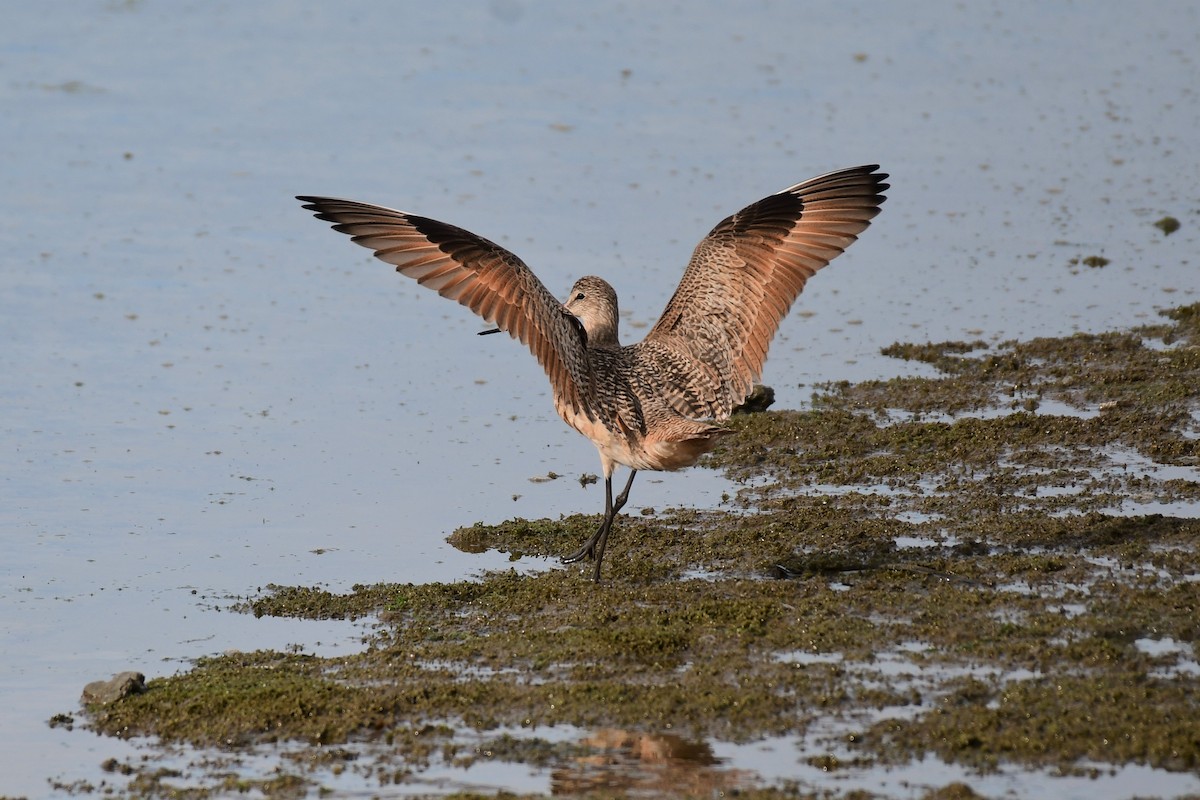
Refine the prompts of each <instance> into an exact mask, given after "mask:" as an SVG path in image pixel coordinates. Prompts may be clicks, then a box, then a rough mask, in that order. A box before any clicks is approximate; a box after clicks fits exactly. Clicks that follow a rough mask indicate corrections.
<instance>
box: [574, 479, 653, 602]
mask: <svg viewBox="0 0 1200 800" xmlns="http://www.w3.org/2000/svg"><path fill="white" fill-rule="evenodd" d="M635 475H637V470H636V469H634V470H630V471H629V480H628V481H626V482H625V488H624V489H622V490H621V493H620V494H619V495H617V499H616V502H613V499H612V477H611V476H609V477H607V478H605V479H604V520H603V521H602V522H601V523H600V527H599V528H597V529H596V532H595V533H593V534H592V535H591V536H589V537H588V540H587V541H586V542H584V543H583V546H582V547H580V548H579V549H578V550H576V551H575V552H574V553H571V554H570V555H568V556H564V557H563V563H564V564H574V563H575V562H576V561H582V560H584V559H585V558H595V559H596V569H595V570H594V571H593V573H592V577H593V579H595V580H600V561H601V560H602V559H603V558H604V547H605V545H606V544H607V543H608V533H609V531H610V530H612V524H613V520H615V519H616V517H617V513H618V512H619V511H620V510H621V509H622V508H624V507H625V503H626V501H628V500H629V489H630V487H632V486H633V477H634V476H635Z"/></svg>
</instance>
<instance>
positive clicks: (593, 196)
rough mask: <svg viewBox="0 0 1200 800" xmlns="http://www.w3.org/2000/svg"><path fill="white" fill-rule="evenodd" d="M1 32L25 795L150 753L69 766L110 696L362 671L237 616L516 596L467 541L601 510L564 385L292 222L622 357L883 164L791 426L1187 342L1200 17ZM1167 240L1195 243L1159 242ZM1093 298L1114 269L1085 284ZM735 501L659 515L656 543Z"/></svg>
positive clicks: (392, 20) (10, 749)
mask: <svg viewBox="0 0 1200 800" xmlns="http://www.w3.org/2000/svg"><path fill="white" fill-rule="evenodd" d="M5 16H6V20H7V25H6V26H5V29H4V31H3V32H0V70H2V73H3V78H4V79H3V81H0V96H2V97H3V103H4V109H5V111H4V113H3V114H2V115H0V158H2V159H3V161H4V163H5V165H6V168H5V176H6V191H5V192H4V194H3V195H2V196H0V212H2V213H3V218H4V219H5V220H6V223H7V224H5V225H2V226H0V245H2V251H0V252H3V256H2V257H0V287H2V291H0V341H2V342H3V343H4V346H3V347H2V348H0V374H2V375H3V378H0V401H2V402H3V407H4V409H5V411H4V416H3V421H2V422H0V430H2V431H3V434H4V438H5V441H6V442H7V443H8V446H7V447H6V448H4V450H3V455H2V456H0V496H2V498H3V502H2V503H0V525H2V526H3V529H4V530H5V532H6V535H7V537H8V542H9V543H8V546H7V547H6V548H5V558H4V560H3V563H0V637H2V639H0V642H2V644H3V652H4V653H5V654H6V658H5V659H4V662H3V664H2V665H0V702H2V705H3V708H4V713H3V720H4V722H5V723H6V724H4V725H3V726H0V775H3V776H4V778H3V780H2V781H0V794H14V795H22V794H25V795H29V796H31V797H32V796H48V795H51V794H53V792H52V791H51V790H50V788H49V785H48V783H47V778H51V777H53V778H57V779H60V780H63V781H66V782H72V781H76V780H80V779H90V780H99V779H100V778H102V777H104V776H102V775H101V773H100V771H99V766H98V765H99V764H100V762H101V761H103V760H104V759H106V758H109V757H111V756H118V757H122V756H123V755H124V754H126V753H129V752H133V750H132V748H131V746H130V745H128V744H125V743H122V742H118V741H113V740H109V739H98V738H96V737H94V736H92V735H90V734H87V733H82V732H80V731H78V730H76V731H73V732H72V731H66V730H64V729H62V728H58V729H51V728H49V727H48V726H47V725H46V721H47V720H48V719H49V718H50V717H51V716H52V715H53V714H55V713H58V712H63V711H67V712H70V711H73V710H74V709H75V704H76V698H77V697H78V693H79V691H80V689H81V688H82V686H83V685H84V684H85V683H87V682H88V681H90V680H92V679H95V678H99V677H107V676H108V675H110V674H111V673H113V672H116V671H119V670H122V669H127V668H132V669H139V670H141V671H143V672H146V673H147V674H162V673H163V672H169V671H172V670H175V669H177V668H180V667H181V666H182V665H184V664H185V663H186V659H188V658H192V657H195V656H197V655H202V654H205V653H213V652H220V651H223V650H227V649H231V648H251V647H259V646H262V647H284V646H285V645H287V644H288V643H291V642H298V643H303V644H304V645H305V647H306V649H310V648H311V649H315V648H316V647H317V643H318V642H321V643H322V645H321V646H322V647H323V648H324V647H330V648H339V647H342V648H350V647H354V646H355V645H356V635H353V634H349V635H348V634H347V632H346V631H347V628H346V626H345V625H337V626H332V625H331V626H322V625H313V624H312V623H307V624H288V623H284V622H281V621H279V620H265V619H264V620H256V619H252V618H247V617H241V616H237V615H234V614H230V613H225V612H223V611H220V610H219V609H221V608H223V607H224V606H225V605H227V604H228V600H227V598H229V597H231V596H237V595H243V594H247V593H250V592H253V591H254V590H255V589H256V588H257V587H259V586H262V585H265V584H266V583H269V582H280V583H288V584H308V585H324V586H329V587H331V588H335V589H337V588H344V587H347V586H349V585H351V584H353V583H359V582H361V583H371V582H375V581H384V580H388V581H421V580H438V579H452V578H456V577H459V576H461V575H464V574H470V573H471V572H474V571H478V570H482V569H486V568H491V567H497V566H503V565H506V564H507V563H508V562H507V561H506V560H505V558H504V557H503V556H501V555H498V554H495V553H491V554H481V555H469V554H463V553H459V552H457V551H455V550H453V549H452V548H450V547H449V545H447V544H445V543H444V541H443V539H444V537H445V535H446V534H447V533H449V532H450V531H452V530H453V529H454V528H456V527H458V526H460V525H468V524H471V523H473V522H475V521H476V520H486V521H493V522H494V521H498V520H500V519H503V518H505V517H508V516H513V515H521V516H528V517H546V516H555V515H557V514H560V513H570V512H575V511H580V510H584V511H593V510H598V508H599V505H600V503H601V494H600V491H599V489H598V487H596V486H594V485H593V486H591V487H589V488H586V489H584V488H580V487H579V485H578V484H577V483H576V481H575V478H576V477H577V476H579V475H580V474H582V473H595V472H597V471H598V463H597V460H596V457H595V454H594V450H593V449H592V447H591V446H590V445H589V444H588V443H587V442H586V441H584V440H582V439H580V438H579V437H578V436H577V435H576V434H574V433H573V432H571V431H569V430H568V429H566V428H565V426H563V425H562V424H561V422H560V421H559V420H558V419H557V418H556V417H555V416H554V414H553V411H552V408H551V404H550V401H549V396H548V389H547V386H546V382H545V380H544V378H543V376H542V374H541V372H540V370H539V368H538V367H537V365H536V363H535V362H534V361H533V359H531V358H529V357H528V355H527V354H525V353H523V352H522V351H521V348H520V347H518V346H516V345H514V344H512V343H510V342H508V341H501V340H500V337H493V338H489V339H486V340H479V339H476V338H475V337H474V333H475V332H476V331H477V330H479V329H480V327H481V325H480V323H479V322H478V321H477V320H475V319H474V318H472V317H471V316H470V315H469V314H467V313H466V312H464V311H462V309H459V308H457V307H455V306H453V305H451V304H448V303H445V302H444V301H442V300H440V299H439V298H437V297H436V296H433V295H432V294H431V293H428V292H426V291H424V290H422V289H420V288H419V287H416V286H414V285H411V284H410V283H409V282H406V281H403V280H401V279H399V278H398V277H396V276H395V275H394V274H392V272H391V270H390V268H388V267H386V266H385V265H382V264H380V263H378V262H374V261H373V260H372V259H371V258H370V257H369V255H368V254H366V252H365V251H361V250H359V249H357V248H354V247H352V246H351V245H349V244H348V243H347V242H346V241H344V239H343V237H340V236H338V235H336V234H333V233H331V232H329V231H328V230H327V229H325V227H324V226H323V225H322V224H320V223H317V222H315V221H314V220H312V219H311V218H310V217H309V216H308V215H307V213H306V212H303V211H302V210H301V209H300V208H299V206H298V204H297V203H296V202H295V201H294V200H292V196H293V195H295V194H302V193H315V194H332V195H342V196H348V197H354V198H357V199H362V200H367V201H374V202H379V203H383V204H385V205H393V206H399V207H404V208H406V209H410V210H413V211H418V212H420V213H423V214H427V215H430V216H434V217H439V218H442V219H446V220H447V221H450V222H454V223H456V224H459V225H462V226H464V227H467V228H470V229H472V230H475V231H477V232H478V233H480V234H482V235H484V236H488V237H489V238H493V239H496V240H497V241H500V242H501V243H504V244H506V245H507V246H509V247H511V248H512V249H514V250H515V251H516V252H517V253H518V254H520V255H521V256H522V257H524V258H525V259H526V261H528V262H529V263H530V264H531V265H532V266H533V267H534V269H535V270H536V271H537V272H538V274H539V275H541V276H542V278H543V280H544V281H545V282H546V284H547V285H548V286H549V287H550V288H551V289H552V290H553V291H555V292H557V293H561V292H564V291H565V290H566V289H567V287H569V285H570V284H571V282H572V280H573V279H574V278H575V277H577V276H579V275H581V274H587V273H598V274H602V275H604V276H606V277H607V278H608V279H609V280H610V281H611V282H612V283H613V284H614V285H615V286H616V288H617V290H618V292H619V294H620V296H621V301H622V308H623V309H624V310H625V317H624V320H625V323H624V324H625V338H626V339H627V340H633V339H636V338H637V337H638V336H639V335H640V332H641V330H643V329H644V326H646V325H648V324H651V323H652V322H653V320H654V318H655V315H656V313H657V311H658V310H659V309H660V308H661V307H662V304H663V303H664V302H665V300H666V298H667V297H669V295H670V292H671V290H672V288H673V285H674V282H675V281H676V280H677V278H678V276H679V274H680V272H681V269H682V266H683V264H684V262H685V261H686V258H687V255H688V253H689V252H690V249H691V247H692V246H693V245H694V243H695V242H696V241H697V240H698V239H699V238H700V237H701V236H702V235H703V234H704V233H705V232H706V231H707V230H708V229H709V228H710V227H711V226H712V225H713V224H715V223H716V222H717V221H718V220H719V219H720V218H721V217H723V216H725V215H726V214H728V213H730V212H732V211H735V210H736V209H737V208H739V207H740V206H742V205H744V204H746V203H748V202H750V201H753V200H755V199H757V198H758V197H760V196H762V195H764V194H766V193H768V192H771V191H775V190H777V189H780V188H782V187H783V186H786V185H788V184H790V183H793V182H795V181H797V180H801V179H803V178H806V177H808V176H810V175H813V174H817V173H819V172H823V171H826V170H829V169H833V168H836V167H841V166H847V165H851V164H856V163H863V162H876V161H878V162H880V163H882V164H883V165H884V168H885V169H886V170H888V171H889V172H891V173H892V176H893V178H892V181H891V182H892V184H893V188H892V190H891V191H890V193H889V194H890V199H889V201H888V203H887V205H886V206H885V208H884V213H883V214H882V215H881V216H880V217H879V218H878V220H877V221H876V224H875V225H874V226H873V227H872V228H871V229H870V230H869V231H867V232H866V234H865V235H864V236H863V239H862V241H861V242H859V243H857V244H856V245H855V246H854V247H853V248H852V249H851V250H850V252H849V253H848V254H847V255H846V256H845V257H843V258H842V259H839V260H838V261H837V262H836V263H835V264H834V265H833V266H832V267H831V268H830V269H829V270H828V271H826V272H823V273H822V274H821V275H819V276H817V277H816V278H815V279H814V280H813V281H812V282H811V283H810V285H809V287H808V290H807V291H806V293H805V295H804V296H803V297H802V298H801V300H800V302H799V304H798V306H797V309H796V312H795V313H793V315H792V317H791V318H790V319H789V320H788V321H787V322H786V323H785V325H784V327H783V330H782V331H781V333H780V336H779V337H778V338H777V340H776V343H775V345H774V348H773V350H772V354H771V359H770V361H769V362H768V365H767V371H766V375H765V376H764V377H765V380H766V382H767V383H769V384H771V385H772V386H774V387H775V389H776V391H777V394H778V397H779V405H780V406H784V407H795V406H796V405H798V404H800V403H803V402H804V401H805V400H806V398H807V396H808V393H809V392H810V391H811V386H812V384H814V383H816V382H818V381H823V380H830V379H843V378H844V379H848V380H857V379H862V378H875V377H886V376H888V375H892V374H898V373H901V372H905V371H910V370H917V369H921V367H919V366H917V365H908V364H904V363H900V362H896V361H892V360H888V359H884V358H883V357H882V356H880V355H879V354H878V350H879V348H880V347H881V346H884V345H886V344H889V343H891V342H893V341H896V340H917V341H922V340H927V339H931V340H940V339H947V338H955V339H960V338H961V339H975V338H982V339H984V340H987V341H995V340H1001V339H1007V338H1014V337H1028V336H1035V335H1058V334H1063V333H1069V332H1071V331H1074V330H1093V331H1094V330H1102V329H1107V328H1110V327H1121V326H1128V325H1132V324H1139V323H1142V322H1145V321H1148V320H1152V319H1154V318H1155V314H1154V312H1155V310H1156V309H1158V308H1161V307H1165V306H1171V305H1178V304H1182V303H1186V302H1193V301H1195V299H1196V294H1197V281H1196V278H1195V274H1196V263H1195V253H1196V250H1197V241H1198V237H1197V234H1196V232H1195V230H1196V223H1197V222H1198V221H1200V218H1198V217H1197V198H1196V194H1195V174H1194V173H1195V168H1194V157H1193V156H1194V153H1193V151H1194V132H1195V130H1196V129H1197V128H1198V127H1200V102H1198V98H1197V94H1196V92H1197V90H1196V81H1195V76H1196V74H1197V65H1196V56H1195V53H1197V52H1200V47H1198V44H1200V42H1198V41H1197V40H1198V39H1200V24H1198V22H1200V20H1198V19H1197V18H1198V16H1200V10H1198V9H1197V8H1196V7H1195V6H1194V4H1188V3H1184V2H1174V3H1170V2H1167V3H1160V4H1157V5H1156V6H1155V13H1154V14H1147V13H1145V12H1144V10H1139V9H1137V8H1135V7H1134V6H1133V5H1132V4H1124V5H1118V4H1103V5H1094V4H1092V5H1087V6H1086V7H1085V6H1074V5H1059V6H1047V5H1045V4H1037V3H1003V4H1000V3H996V4H966V5H963V4H954V3H948V2H947V3H925V4H922V5H921V6H917V7H914V6H911V5H896V6H876V5H868V4H857V3H844V2H839V3H833V2H828V3H820V4H806V5H805V6H804V9H803V14H799V13H797V11H796V8H795V7H794V6H792V5H789V4H782V3H780V4H772V3H763V4H755V5H753V6H737V7H733V6H727V5H725V4H720V3H710V4H695V3H693V4H686V5H680V6H668V5H665V4H664V5H654V6H652V7H647V8H642V7H634V6H627V5H622V4H599V5H591V6H589V7H588V10H587V11H586V12H580V11H578V10H576V9H575V8H572V7H568V6H566V5H563V4H553V3H524V2H520V0H493V2H490V3H475V4H471V5H466V6H461V5H454V6H445V7H439V6H436V4H429V6H428V7H426V6H419V5H404V6H401V5H398V4H388V3H380V2H362V3H341V4H304V5H294V4H289V3H282V2H275V3H270V2H266V3H256V4H224V5H221V4H203V5H195V6H180V5H178V4H159V3H151V2H138V1H137V0H129V1H128V2H117V1H116V0H103V1H100V2H75V3H68V4H61V5H57V6H55V7H54V9H53V10H46V9H43V8H41V7H40V6H38V5H36V4H24V5H19V6H14V7H13V8H10V9H8V10H7V12H6V15H5ZM1168 214H1169V215H1173V216H1175V217H1177V218H1178V219H1179V220H1180V222H1181V223H1182V228H1181V229H1180V230H1179V231H1178V232H1177V233H1175V234H1173V235H1171V236H1163V235H1162V234H1161V233H1160V232H1159V231H1158V230H1157V229H1156V228H1154V227H1153V223H1154V222H1155V221H1156V220H1158V219H1160V218H1161V217H1163V216H1164V215H1168ZM1088 256H1103V257H1105V258H1107V259H1109V263H1108V265H1107V266H1105V267H1103V268H1092V267H1087V266H1083V265H1081V264H1079V263H1072V261H1073V260H1076V261H1077V260H1078V259H1081V258H1085V257H1088ZM549 471H553V472H555V473H558V474H560V475H563V476H564V477H563V478H562V479H560V480H557V481H552V482H548V483H533V482H530V481H529V480H528V479H529V478H530V477H534V476H538V475H544V474H546V473H547V472H549ZM725 489H726V484H725V483H724V482H723V481H722V480H721V479H720V478H719V477H718V476H714V475H711V474H709V473H707V472H705V471H703V470H691V471H689V472H687V473H682V474H679V475H668V476H642V477H640V478H639V481H638V485H637V487H636V491H635V494H634V495H633V501H632V502H633V503H634V507H635V509H636V508H638V507H644V506H651V507H660V508H661V507H663V506H666V505H689V506H706V505H707V506H711V505H715V504H716V503H718V502H719V499H720V497H721V494H722V492H723V491H725ZM614 547H615V548H617V549H616V551H615V552H614V557H620V555H619V542H618V543H617V544H616V545H614ZM523 566H526V567H527V568H530V569H541V568H547V567H548V566H549V565H547V564H545V563H543V562H530V563H528V564H527V565H523ZM736 760H737V757H736V756H735V757H734V761H736ZM799 769H800V767H799V766H797V770H799ZM493 780H495V781H496V782H497V783H499V784H503V783H504V782H505V781H506V780H507V778H502V777H497V778H494V779H493ZM1014 780H1016V781H1017V783H1016V784H1015V788H1014V789H1012V791H1015V792H1017V793H1025V794H1028V793H1034V794H1036V793H1037V789H1038V787H1039V786H1040V785H1041V784H1039V783H1037V782H1036V779H1035V778H1034V777H1030V778H1029V779H1028V780H1029V781H1030V783H1028V784H1021V783H1020V776H1017V777H1016V778H1014ZM1139 789H1140V790H1145V791H1151V792H1153V791H1154V788H1153V785H1152V784H1151V785H1149V786H1148V787H1147V786H1145V785H1142V786H1140V787H1139ZM1192 790H1193V791H1194V789H1192ZM889 791H891V790H889ZM897 791H898V792H899V793H900V794H903V792H900V790H897ZM1163 791H1173V789H1164V790H1163ZM1114 796H1116V795H1114Z"/></svg>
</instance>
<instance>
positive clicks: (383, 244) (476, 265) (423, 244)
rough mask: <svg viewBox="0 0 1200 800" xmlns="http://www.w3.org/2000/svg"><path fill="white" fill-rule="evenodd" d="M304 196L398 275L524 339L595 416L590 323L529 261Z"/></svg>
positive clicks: (565, 395)
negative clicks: (586, 323) (586, 324)
mask: <svg viewBox="0 0 1200 800" xmlns="http://www.w3.org/2000/svg"><path fill="white" fill-rule="evenodd" d="M296 199H297V200H299V201H301V202H302V203H304V208H306V209H308V210H309V211H312V212H313V213H314V215H315V216H316V218H317V219H320V220H324V221H326V222H331V223H333V229H334V230H335V231H338V232H339V233H344V234H347V235H349V236H350V240H351V241H352V242H354V243H355V244H358V245H362V246H363V247H366V248H368V249H371V250H374V251H375V256H376V258H379V259H381V260H383V261H386V262H387V263H389V264H394V265H395V266H396V271H397V272H399V273H401V274H403V275H407V276H408V277H410V278H414V279H415V280H416V281H417V283H420V284H421V285H423V286H427V287H429V288H430V289H433V290H434V291H436V292H437V293H438V294H440V295H441V296H442V297H446V298H449V299H451V300H455V301H457V302H458V303H459V304H460V305H464V306H466V307H467V308H469V309H471V310H472V311H474V312H475V313H476V314H478V315H479V316H481V317H483V319H484V320H486V321H487V322H489V323H491V324H492V325H495V326H496V327H498V328H499V329H500V330H502V331H506V332H507V333H508V334H509V335H510V336H512V337H513V338H514V339H519V340H520V341H521V342H522V343H524V344H525V345H526V346H527V347H528V348H529V349H530V351H531V352H532V353H533V355H534V356H535V357H536V358H537V360H538V363H540V364H541V365H542V368H543V369H545V370H546V375H547V376H549V378H550V383H551V385H552V386H553V388H554V392H555V395H556V397H557V398H558V399H559V401H560V402H562V403H563V404H564V405H565V406H566V407H567V408H569V409H571V410H573V411H575V412H576V413H584V414H587V415H588V416H592V412H591V410H590V408H589V404H588V402H587V397H588V396H589V391H588V382H589V371H588V366H587V352H586V343H585V337H584V335H583V329H582V326H581V324H580V323H579V320H577V319H576V318H575V317H574V316H572V315H571V313H570V312H568V311H567V310H566V308H565V307H564V306H563V304H562V303H561V302H559V301H558V299H557V298H555V297H554V295H552V294H551V293H550V292H549V291H548V290H547V289H546V287H545V286H544V285H543V284H542V282H541V281H540V280H538V278H537V276H536V275H534V274H533V271H532V270H530V269H529V267H527V266H526V265H525V263H524V262H523V261H521V259H519V258H517V257H516V256H515V255H513V254H512V253H511V252H509V251H508V250H506V249H504V248H503V247H501V246H500V245H498V244H495V243H494V242H490V241H488V240H487V239H484V238H483V237H481V236H476V235H475V234H473V233H471V232H470V231H466V230H463V229H462V228H456V227H454V226H453V225H447V224H446V223H444V222H438V221H437V220H433V219H429V218H427V217H419V216H417V215H415V214H408V213H406V212H404V211H396V210H393V209H390V208H384V207H382V206H375V205H370V204H368V203H359V202H356V201H353V200H337V199H333V198H328V197H309V196H300V197H297V198H296Z"/></svg>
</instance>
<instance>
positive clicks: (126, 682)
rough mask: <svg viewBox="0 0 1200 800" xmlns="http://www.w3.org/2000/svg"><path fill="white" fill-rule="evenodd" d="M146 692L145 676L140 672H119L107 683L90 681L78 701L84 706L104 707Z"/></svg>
mask: <svg viewBox="0 0 1200 800" xmlns="http://www.w3.org/2000/svg"><path fill="white" fill-rule="evenodd" d="M144 691H146V676H145V675H143V674H142V673H140V672H119V673H117V674H116V675H113V676H112V679H111V680H107V681H92V682H91V683H89V684H88V685H87V686H85V687H83V696H82V697H81V698H80V700H82V701H83V704H84V705H88V706H92V705H101V706H106V705H108V704H109V703H115V702H116V701H118V700H120V699H122V698H124V697H128V696H129V695H131V694H141V693H142V692H144Z"/></svg>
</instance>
